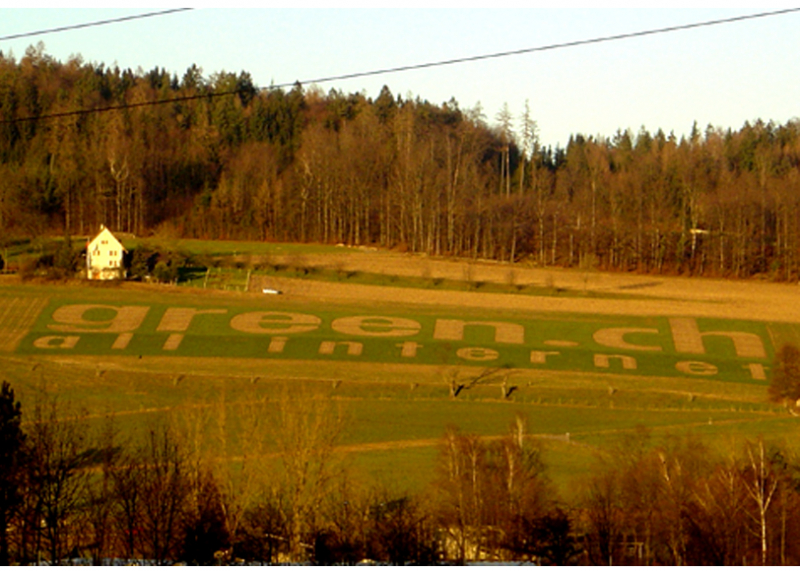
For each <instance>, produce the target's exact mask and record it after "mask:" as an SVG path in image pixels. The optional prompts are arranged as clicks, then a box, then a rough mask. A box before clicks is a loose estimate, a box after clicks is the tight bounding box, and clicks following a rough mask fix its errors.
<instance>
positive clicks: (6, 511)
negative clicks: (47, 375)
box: [0, 381, 25, 566]
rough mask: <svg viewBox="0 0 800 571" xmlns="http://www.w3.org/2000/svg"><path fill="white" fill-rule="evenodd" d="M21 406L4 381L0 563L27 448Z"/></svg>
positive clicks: (0, 397) (5, 560)
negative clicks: (22, 425)
mask: <svg viewBox="0 0 800 571" xmlns="http://www.w3.org/2000/svg"><path fill="white" fill-rule="evenodd" d="M21 422H22V408H21V406H20V403H19V402H18V401H16V400H15V399H14V389H12V388H11V385H10V384H9V383H8V382H6V381H3V386H2V389H0V565H3V566H5V565H8V564H9V563H10V561H9V549H8V527H9V523H10V522H11V520H12V519H13V517H14V515H15V514H16V511H17V508H18V507H19V505H20V503H21V501H22V496H21V495H20V487H21V486H20V484H21V483H22V482H21V474H22V467H23V457H24V449H25V434H24V433H23V432H22V428H21Z"/></svg>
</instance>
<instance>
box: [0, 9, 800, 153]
mask: <svg viewBox="0 0 800 571" xmlns="http://www.w3.org/2000/svg"><path fill="white" fill-rule="evenodd" d="M552 4H555V3H551V5H552ZM303 5H304V4H302V2H300V3H297V2H296V3H294V4H293V6H303ZM431 5H437V4H436V3H431ZM462 5H463V4H462ZM530 5H531V6H533V7H532V8H524V9H522V8H516V7H503V5H502V3H498V4H497V6H498V7H495V8H480V9H458V8H452V7H442V8H423V7H421V6H422V5H417V4H412V5H411V6H412V7H410V8H403V9H399V8H383V7H381V8H355V7H341V8H331V9H321V8H313V7H303V8H296V7H295V8H278V7H274V8H260V9H247V8H203V7H201V8H197V9H194V10H191V11H185V12H178V13H173V14H168V15H161V16H155V17H149V18H143V19H137V20H132V21H127V22H121V23H114V24H108V25H102V26H95V27H89V28H83V29H76V30H70V31H64V32H58V33H49V34H43V35H35V36H30V37H25V38H21V39H11V40H3V39H0V51H2V52H3V54H4V55H5V56H9V54H13V56H14V57H15V58H16V59H17V60H19V59H20V58H21V57H22V56H23V55H24V54H25V50H26V49H27V48H28V46H31V45H35V44H36V43H38V42H40V41H41V42H43V43H44V46H45V53H46V54H48V55H50V56H52V57H54V58H55V59H57V60H60V61H63V62H66V61H67V60H68V59H69V58H70V57H71V56H74V55H80V56H81V57H82V58H83V60H84V61H85V62H94V63H98V64H100V63H103V64H105V65H106V66H114V65H118V66H119V67H120V68H123V69H124V68H130V69H132V70H134V71H135V70H137V69H138V68H140V67H141V68H142V69H143V70H150V69H153V68H154V67H159V68H164V69H166V70H167V71H168V72H170V73H174V74H177V76H178V77H179V78H180V77H182V75H183V73H184V72H185V71H186V69H187V68H189V67H190V66H191V65H192V64H196V65H197V66H198V67H200V68H201V69H202V70H203V75H204V76H205V77H209V76H210V75H211V74H213V73H216V72H220V71H226V72H234V73H238V72H240V71H246V72H249V73H250V74H251V76H252V78H253V81H254V82H255V84H256V85H257V86H258V87H264V88H266V87H269V86H270V85H288V84H292V83H294V82H295V81H300V82H301V83H303V85H304V86H306V87H308V86H309V85H310V84H311V83H313V80H316V79H321V78H327V77H331V76H337V75H343V74H350V73H358V72H369V71H374V70H381V69H387V68H392V67H398V66H409V65H416V64H426V63H432V62H439V61H445V60H451V59H457V58H467V57H472V56H481V55H487V54H494V53H500V52H508V51H515V50H527V49H531V48H537V47H543V46H550V45H554V44H561V43H565V42H574V41H580V40H591V39H595V38H601V37H606V36H611V35H616V34H627V33H633V32H641V31H646V30H654V29H659V28H665V27H671V26H680V25H685V24H693V23H698V22H704V21H711V20H717V19H723V18H731V17H736V16H743V15H748V14H756V13H761V12H767V11H773V10H779V9H785V8H789V7H787V6H784V5H774V4H767V5H766V6H764V5H762V6H760V7H755V6H751V7H735V8H730V7H715V6H714V5H713V4H711V5H709V7H705V8H700V7H698V8H618V7H613V8H595V9H586V8H579V7H575V8H571V7H565V8H558V9H556V8H543V7H536V6H538V5H539V4H537V3H532V4H530ZM542 5H543V4H542ZM729 5H730V3H729ZM442 6H447V5H446V4H443V5H442ZM565 6H569V4H566V5H565ZM165 9H166V8H163V7H162V8H111V9H107V8H80V9H77V8H76V9H53V8H42V9H22V8H0V38H1V37H5V36H9V35H13V34H21V33H29V32H37V31H41V30H48V29H52V28H55V27H61V26H69V25H74V24H84V23H89V22H96V21H99V20H104V19H110V18H119V17H123V16H129V15H135V14H144V13H149V12H155V11H159V10H165ZM798 64H800V12H793V13H789V14H785V15H777V16H771V17H765V18H758V19H752V20H746V21H741V22H736V23H729V24H723V25H717V26H711V27H702V28H696V29H691V30H683V31H676V32H671V33H663V34H656V35H649V36H645V37H639V38H632V39H625V40H618V41H610V42H603V43H594V44H590V45H582V46H575V47H568V48H559V49H551V50H545V51H535V52H531V53H525V54H522V55H513V56H508V57H500V58H492V59H486V60H481V61H476V62H469V63H460V64H453V65H446V66H434V67H428V68H425V69H418V70H412V71H403V72H398V73H391V74H382V75H376V76H370V77H360V78H354V79H347V80H339V81H331V82H320V83H318V86H319V87H320V88H321V89H322V90H323V91H324V92H328V91H329V90H330V89H337V90H341V91H342V92H344V93H354V92H363V93H364V94H365V95H366V96H368V97H372V98H374V97H376V96H377V95H378V93H379V92H380V90H381V88H382V87H383V86H384V85H386V86H388V87H389V89H390V90H391V92H392V93H393V94H394V95H400V96H402V97H403V98H408V97H413V98H416V97H419V98H421V99H423V100H427V101H429V102H431V103H434V104H441V103H444V102H446V101H449V100H450V99H452V98H454V99H455V100H456V101H457V102H458V104H459V107H460V108H461V109H464V110H467V109H474V108H475V107H476V106H478V105H480V107H481V108H482V111H483V114H484V115H485V120H486V121H487V123H489V124H490V125H493V124H496V123H497V116H498V113H499V111H500V110H501V109H502V108H503V106H504V105H507V107H508V110H509V111H510V112H511V114H512V116H513V117H514V119H515V124H514V125H513V126H514V127H515V128H516V130H517V132H519V131H520V127H519V124H520V117H521V115H522V113H523V110H524V107H525V104H526V101H527V102H528V106H529V108H530V112H531V116H532V118H533V119H535V120H536V122H537V124H538V127H539V138H540V143H541V144H543V145H545V146H553V147H555V146H556V145H560V146H562V147H563V146H565V145H566V143H567V141H568V140H569V137H570V136H571V135H574V134H577V133H581V134H583V135H586V136H603V137H612V136H613V135H614V134H615V133H616V132H617V131H618V130H628V129H630V130H632V131H633V132H634V133H636V132H638V131H639V130H640V128H642V127H644V128H646V129H647V130H648V131H650V132H651V133H653V132H655V131H657V130H658V129H661V130H663V131H664V132H665V133H667V134H669V133H670V132H673V133H674V134H675V135H676V136H677V137H680V136H683V135H686V134H688V133H689V132H690V131H691V128H692V125H693V124H694V122H697V124H698V126H699V127H700V129H701V130H704V129H705V128H706V126H707V125H712V126H714V127H718V128H723V129H728V128H731V129H734V130H736V129H740V128H741V127H742V126H743V125H744V123H745V121H750V122H753V121H755V120H757V119H761V120H763V121H770V120H771V121H774V122H776V123H779V124H784V123H786V122H787V121H789V120H791V119H793V118H797V117H800V79H798V71H800V65H798Z"/></svg>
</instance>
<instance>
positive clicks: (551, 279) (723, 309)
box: [270, 252, 800, 323]
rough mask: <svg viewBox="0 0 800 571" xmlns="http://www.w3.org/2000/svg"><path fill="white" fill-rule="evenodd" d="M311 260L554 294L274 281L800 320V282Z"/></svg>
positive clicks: (345, 257) (348, 257)
mask: <svg viewBox="0 0 800 571" xmlns="http://www.w3.org/2000/svg"><path fill="white" fill-rule="evenodd" d="M307 263H308V264H309V265H313V266H318V267H328V268H338V269H340V270H343V271H358V272H366V273H376V274H386V275H398V276H413V277H425V278H431V279H436V278H442V279H453V280H467V281H472V282H474V283H478V282H493V283H504V284H514V285H520V286H526V285H534V286H539V287H546V288H550V289H552V290H553V292H554V294H553V295H550V296H542V297H537V296H530V295H509V294H492V293H481V292H461V291H440V290H432V289H426V290H417V289H411V288H397V287H375V286H363V285H356V284H346V283H331V282H316V281H313V280H299V279H288V278H270V283H271V284H273V285H274V287H277V288H279V289H281V290H282V291H283V292H284V293H286V294H287V295H290V296H293V297H299V298H303V297H305V298H311V299H314V300H318V301H336V300H342V301H360V302H369V301H372V302H395V303H411V304H424V305H440V306H457V307H476V308H486V309H491V308H505V309H518V310H530V311H556V312H570V313H596V314H606V315H692V316H696V317H717V318H728V319H746V320H757V321H775V322H785V323H800V287H798V285H797V284H782V283H769V282H762V281H756V280H721V279H705V278H684V277H664V276H656V275H638V274H629V273H602V272H586V271H581V270H572V269H569V270H567V269H560V268H531V267H525V266H522V265H514V266H512V265H509V264H500V263H493V262H482V261H478V262H473V261H469V262H468V261H450V260H442V259H433V258H428V257H425V256H417V255H409V254H398V253H393V252H375V253H373V252H353V253H342V254H341V255H338V256H307ZM563 290H572V291H576V292H581V293H584V294H586V297H579V298H576V297H566V296H565V297H559V295H558V292H559V291H563ZM593 293H616V294H624V295H625V296H626V297H627V298H628V299H620V300H614V299H599V298H598V299H593V298H592V297H591V295H592V294H593Z"/></svg>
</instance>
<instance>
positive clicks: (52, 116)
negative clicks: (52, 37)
mask: <svg viewBox="0 0 800 571" xmlns="http://www.w3.org/2000/svg"><path fill="white" fill-rule="evenodd" d="M187 9H191V8H181V9H178V10H172V12H174V11H180V10H187ZM168 12H170V11H168ZM795 12H800V8H786V9H783V10H774V11H770V12H759V13H757V14H747V15H744V16H734V17H731V18H722V19H718V20H707V21H704V22H695V23H692V24H680V25H676V26H668V27H665V28H655V29H652V30H644V31H639V32H629V33H624V34H615V35H611V36H602V37H598V38H591V39H588V40H575V41H570V42H562V43H557V44H550V45H546V46H538V47H533V48H524V49H519V50H512V51H505V52H497V53H491V54H483V55H476V56H469V57H463V58H456V59H450V60H441V61H435V62H428V63H420V64H413V65H405V66H398V67H392V68H386V69H379V70H372V71H362V72H355V73H348V74H343V75H335V76H329V77H322V78H317V79H309V80H303V81H299V80H298V81H294V82H292V83H281V84H276V85H271V86H270V87H268V88H265V89H266V90H271V89H280V88H284V87H292V86H294V85H296V84H298V83H299V84H301V85H309V84H316V83H327V82H331V81H343V80H347V79H355V78H359V77H370V76H375V75H385V74H389V73H399V72H403V71H412V70H418V69H427V68H432V67H440V66H445V65H454V64H460V63H469V62H476V61H481V60H487V59H496V58H501V57H509V56H515V55H523V54H530V53H535V52H544V51H552V50H557V49H564V48H571V47H577V46H585V45H590V44H599V43H604V42H612V41H619V40H627V39H632V38H640V37H644V36H652V35H656V34H666V33H672V32H679V31H683V30H691V29H696V28H705V27H711V26H718V25H722V24H732V23H735V22H742V21H746V20H755V19H758V18H767V17H772V16H782V15H787V14H791V13H795ZM159 14H161V13H153V14H150V15H159ZM146 16H147V15H143V17H146ZM87 25H90V24H84V25H82V26H83V27H85V26H87ZM2 39H5V38H0V40H2ZM243 91H244V90H230V91H220V92H215V93H205V94H202V95H190V96H181V97H172V98H169V99H161V100H158V101H145V102H140V103H125V104H120V105H113V106H110V107H101V108H94V109H79V110H76V111H65V112H61V113H51V114H46V115H38V116H34V117H21V118H17V119H5V120H0V124H7V123H19V122H23V121H34V120H40V119H55V118H60V117H70V116H75V115H87V114H91V113H103V112H106V111H117V110H121V109H130V108H134V107H148V106H153V105H165V104H169V103H180V102H183V101H191V100H195V99H204V98H212V97H224V96H228V95H236V94H238V93H241V92H243Z"/></svg>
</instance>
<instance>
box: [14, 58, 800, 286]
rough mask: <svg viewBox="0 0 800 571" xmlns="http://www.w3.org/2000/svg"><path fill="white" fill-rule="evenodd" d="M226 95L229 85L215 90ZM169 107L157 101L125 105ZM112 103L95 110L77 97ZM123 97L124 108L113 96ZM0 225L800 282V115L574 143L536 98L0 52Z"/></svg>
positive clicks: (23, 230)
mask: <svg viewBox="0 0 800 571" xmlns="http://www.w3.org/2000/svg"><path fill="white" fill-rule="evenodd" d="M221 94H227V95H221ZM151 101H153V102H158V101H161V102H165V101H166V102H168V103H163V104H158V105H143V106H136V105H138V104H142V103H146V102H151ZM114 106H122V108H121V109H118V110H114V111H105V112H99V113H85V114H69V115H63V116H60V117H51V118H41V119H37V117H40V116H43V115H52V114H59V113H68V112H71V111H74V110H78V109H94V108H106V107H114ZM126 106H127V107H126ZM0 120H2V122H1V123H0V228H2V229H3V233H4V236H3V238H4V239H10V238H11V237H16V236H19V235H22V236H38V235H42V234H43V233H44V232H45V231H46V230H47V229H49V228H63V229H64V231H65V232H66V233H67V234H78V235H86V234H91V233H93V232H95V231H96V229H97V227H98V225H99V224H101V223H103V224H105V225H107V226H108V227H110V228H112V229H113V230H115V231H122V232H133V233H136V234H139V235H146V234H149V233H153V232H161V233H164V234H168V235H173V236H178V237H196V238H228V239H258V240H275V241H297V242H312V241H313V242H323V243H347V244H375V245H381V246H385V247H400V248H405V249H408V250H410V251H414V252H426V253H428V254H436V255H456V256H472V257H481V258H491V259H498V260H504V261H510V262H517V261H523V260H524V261H529V262H532V263H536V264H539V265H561V266H576V267H584V268H602V269H616V270H626V271H641V272H657V273H667V272H669V273H687V274H689V273H690V274H694V275H715V276H735V277H747V276H752V275H756V274H760V275H765V276H769V277H772V278H774V279H781V280H793V279H797V277H798V249H799V243H798V240H799V239H800V238H799V235H800V217H799V216H798V215H799V214H800V204H798V196H800V192H798V191H800V122H798V121H797V120H791V121H789V122H787V123H786V124H785V125H776V124H774V123H771V122H770V123H764V122H762V121H760V120H756V121H754V122H753V123H746V124H745V125H744V126H743V127H742V128H741V129H739V130H736V131H734V130H731V129H727V130H723V129H718V128H714V127H712V126H709V127H708V128H706V129H705V130H701V129H700V128H698V126H697V125H696V124H695V126H694V127H693V129H692V132H691V133H690V134H689V135H688V136H685V137H681V138H680V139H678V138H676V137H675V136H674V135H672V134H665V133H664V132H662V131H661V130H659V131H657V132H656V133H650V132H648V131H647V130H645V129H644V128H642V129H641V130H640V131H639V132H638V133H632V132H630V131H618V132H617V133H616V134H614V135H613V136H611V137H605V136H585V135H581V134H576V135H574V136H572V137H571V138H570V140H569V142H568V143H567V145H566V147H565V148H561V147H558V146H556V148H555V149H554V148H552V147H550V146H545V145H542V144H541V142H540V140H539V137H538V134H537V127H536V121H535V110H531V109H530V108H529V106H528V105H527V104H526V106H525V111H524V113H523V114H522V116H521V117H519V118H515V117H513V116H512V115H511V113H510V112H509V110H508V107H507V106H505V107H504V108H503V109H502V110H501V112H500V113H499V114H498V115H497V117H495V118H494V120H493V122H492V123H491V124H490V122H488V121H487V118H486V117H485V115H484V114H483V112H482V110H481V108H480V106H476V107H475V108H473V109H467V110H464V109H461V108H460V107H459V105H458V103H457V102H456V101H455V100H451V101H449V102H446V103H443V104H440V105H435V104H431V103H429V102H428V101H425V100H422V99H420V98H419V97H417V98H412V97H410V96H409V97H406V98H403V97H401V96H395V95H393V94H392V93H391V91H390V90H389V88H388V87H384V89H383V90H382V91H381V93H380V94H379V95H378V97H376V98H374V99H372V98H368V97H366V96H365V95H363V94H361V93H352V94H345V93H342V92H341V91H336V90H331V91H330V92H328V93H324V92H323V91H322V90H321V89H319V88H317V87H314V86H312V87H309V88H304V87H303V86H301V85H299V84H297V85H295V86H294V87H293V88H292V89H290V90H288V91H286V90H283V89H266V90H261V89H258V88H257V87H256V86H255V85H254V83H253V81H252V78H251V76H250V75H249V74H248V73H247V72H244V71H243V72H240V73H239V74H235V73H228V72H219V73H214V74H212V75H211V76H210V77H204V76H203V73H202V70H201V69H200V68H198V67H197V66H195V65H193V66H192V67H190V68H189V69H187V70H186V72H185V73H184V74H183V76H182V77H180V78H179V77H178V76H177V75H170V74H169V73H167V72H166V71H165V70H163V69H159V68H155V69H152V70H150V71H144V70H141V69H139V70H137V71H135V72H134V71H131V70H130V69H125V70H120V69H119V68H117V67H106V66H105V65H103V64H94V63H86V62H84V61H83V60H82V59H81V58H80V57H79V56H76V57H73V58H71V59H70V60H69V61H67V62H66V63H62V62H59V61H56V60H54V59H53V58H52V57H50V56H48V55H47V54H46V53H45V52H44V48H43V46H42V45H41V44H39V45H38V46H36V47H33V46H32V47H31V48H29V49H28V50H27V52H26V54H25V55H24V57H22V58H21V59H20V60H19V61H16V60H15V59H14V58H13V57H11V56H3V55H2V54H0Z"/></svg>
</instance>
